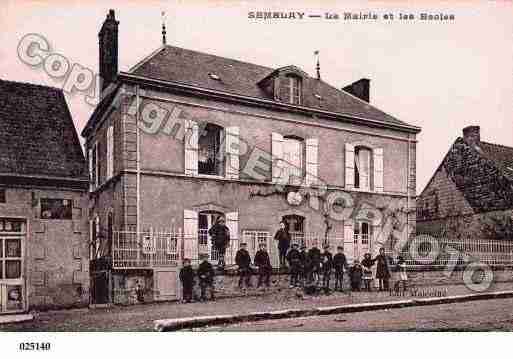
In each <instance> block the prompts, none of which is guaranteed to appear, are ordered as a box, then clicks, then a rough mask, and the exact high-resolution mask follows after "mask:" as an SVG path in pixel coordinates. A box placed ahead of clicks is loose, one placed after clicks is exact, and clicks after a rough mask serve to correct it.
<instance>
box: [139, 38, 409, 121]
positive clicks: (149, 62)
mask: <svg viewBox="0 0 513 359" xmlns="http://www.w3.org/2000/svg"><path fill="white" fill-rule="evenodd" d="M273 71H275V69H272V68H269V67H264V66H259V65H255V64H250V63H247V62H242V61H238V60H234V59H228V58H224V57H220V56H215V55H210V54H206V53H202V52H197V51H192V50H187V49H182V48H179V47H174V46H169V45H168V46H165V47H163V48H161V49H160V50H159V51H156V52H155V53H153V54H152V55H150V56H149V57H148V58H146V59H144V60H143V61H142V62H141V63H139V64H138V65H136V66H135V67H134V69H132V71H131V73H132V74H134V75H137V76H142V77H147V78H151V79H157V80H163V81H174V82H179V83H183V84H187V85H193V86H198V87H202V88H207V89H212V90H218V91H223V92H228V93H233V94H237V95H243V96H248V97H255V98H261V99H267V100H273V99H272V98H271V96H270V94H268V93H266V92H265V91H264V90H263V89H262V88H261V87H260V86H259V85H258V83H259V82H260V81H261V80H262V79H264V78H266V77H267V76H268V75H269V74H271V73H272V72H273ZM209 74H215V75H216V76H217V77H218V78H219V79H214V78H213V76H210V75H209ZM303 89H304V98H303V100H302V105H303V106H305V107H309V108H315V109H322V110H325V111H330V112H335V113H339V114H343V115H348V116H356V117H359V118H364V119H370V120H375V121H378V122H383V123H388V124H396V125H403V126H408V124H406V123H405V122H402V121H400V120H398V119H396V118H394V117H392V116H390V115H388V114H386V113H384V112H383V111H381V110H379V109H377V108H375V107H374V106H372V105H370V104H368V103H367V102H365V101H363V100H360V99H358V98H356V97H354V96H352V95H350V94H348V93H347V92H345V91H342V90H340V89H337V88H335V87H333V86H331V85H329V84H327V83H326V82H324V81H322V80H318V79H317V78H311V77H306V78H305V79H304V83H303ZM316 95H318V96H320V97H321V98H322V100H321V101H319V98H318V97H316Z"/></svg>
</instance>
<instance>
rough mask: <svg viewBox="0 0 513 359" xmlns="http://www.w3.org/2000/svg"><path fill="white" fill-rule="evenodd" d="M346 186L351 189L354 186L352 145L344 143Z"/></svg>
mask: <svg viewBox="0 0 513 359" xmlns="http://www.w3.org/2000/svg"><path fill="white" fill-rule="evenodd" d="M345 159H346V166H345V169H346V171H345V172H346V188H347V189H352V188H353V187H354V146H353V145H352V144H350V143H346V152H345Z"/></svg>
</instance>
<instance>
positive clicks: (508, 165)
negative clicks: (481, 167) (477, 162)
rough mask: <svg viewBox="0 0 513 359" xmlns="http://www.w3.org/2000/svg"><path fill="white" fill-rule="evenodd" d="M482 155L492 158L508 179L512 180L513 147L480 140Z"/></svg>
mask: <svg viewBox="0 0 513 359" xmlns="http://www.w3.org/2000/svg"><path fill="white" fill-rule="evenodd" d="M480 147H481V149H482V150H483V152H484V155H485V156H486V157H487V158H488V159H489V160H492V161H493V162H494V163H495V165H496V166H497V167H498V168H499V169H500V170H501V171H502V172H503V174H504V176H506V177H507V178H508V179H509V180H511V181H513V147H506V146H502V145H497V144H494V143H488V142H483V141H481V144H480Z"/></svg>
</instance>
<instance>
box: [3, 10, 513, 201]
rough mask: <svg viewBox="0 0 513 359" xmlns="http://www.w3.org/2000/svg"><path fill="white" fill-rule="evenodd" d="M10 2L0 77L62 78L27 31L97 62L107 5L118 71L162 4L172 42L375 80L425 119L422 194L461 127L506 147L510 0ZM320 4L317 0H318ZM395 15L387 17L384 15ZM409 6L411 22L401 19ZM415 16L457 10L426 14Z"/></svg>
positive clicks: (78, 101)
mask: <svg viewBox="0 0 513 359" xmlns="http://www.w3.org/2000/svg"><path fill="white" fill-rule="evenodd" d="M256 4H257V2H250V1H247V2H242V1H232V0H224V1H205V0H203V1H202V0H189V1H179V0H173V1H145V2H143V1H130V0H125V1H120V0H118V1H109V0H103V1H96V0H92V1H88V2H84V1H73V0H68V1H61V0H57V1H23V0H21V1H19V0H18V1H14V0H2V2H1V4H0V25H1V29H2V31H1V33H0V43H1V44H2V46H1V47H0V78H2V79H5V80H12V81H21V82H31V83H37V84H43V85H49V86H55V87H62V86H63V83H64V81H63V80H62V79H52V78H51V77H50V76H48V74H47V73H45V72H44V71H43V69H42V68H37V67H36V68H34V67H30V66H28V65H26V64H24V63H23V62H22V61H21V60H20V59H19V58H18V56H17V47H18V44H19V42H20V40H21V39H22V37H23V36H24V35H26V34H28V33H37V34H41V35H43V36H44V37H45V38H46V39H47V40H48V42H49V43H50V45H51V50H52V51H53V52H55V53H59V54H62V55H63V56H65V57H66V58H67V59H68V60H69V62H70V64H74V63H77V64H80V65H81V66H84V67H87V68H90V69H91V70H93V71H94V72H95V73H96V72H97V71H98V37H97V35H98V31H99V29H100V26H101V24H102V22H103V20H104V19H105V16H106V14H107V12H108V10H109V9H110V8H112V9H115V10H116V18H117V19H118V20H119V21H120V25H119V69H120V71H127V70H128V69H129V68H130V67H132V66H133V65H135V64H136V63H137V62H138V61H139V60H141V59H142V58H144V57H145V56H147V55H148V54H149V53H151V52H152V51H153V50H155V49H157V48H158V47H159V46H160V45H161V41H162V39H161V12H162V11H165V12H166V24H167V42H168V44H171V45H175V46H179V47H184V48H189V49H193V50H197V51H203V52H207V53H213V54H216V55H220V56H224V57H229V58H235V59H239V60H242V61H247V62H251V63H256V64H260V65H264V66H269V67H274V68H277V67H281V66H286V65H291V64H294V65H296V66H299V67H300V68H302V69H303V70H304V71H306V72H307V73H309V74H310V75H311V76H314V74H315V57H314V51H315V50H319V51H320V62H321V76H322V78H323V79H324V80H325V81H326V82H328V83H330V84H331V85H333V86H336V87H338V88H341V87H343V86H345V85H348V84H350V83H352V82H353V81H356V80H358V79H360V78H362V77H366V78H370V79H371V92H370V97H371V104H373V105H374V106H376V107H378V108H379V109H381V110H383V111H385V112H387V113H389V114H391V115H393V116H394V117H396V118H398V119H400V120H402V121H405V122H407V123H410V124H412V125H416V126H420V127H421V128H422V132H421V133H420V134H419V135H418V137H417V139H418V141H419V142H418V145H417V193H418V194H420V192H421V191H422V190H423V189H424V187H425V185H426V183H427V182H428V180H429V179H430V177H431V176H432V174H433V172H434V171H435V169H436V168H437V166H438V165H439V164H440V162H441V161H442V159H443V156H444V155H445V153H446V152H447V150H448V149H449V147H450V146H451V144H452V143H453V142H454V140H455V139H456V138H457V137H458V136H461V130H462V128H463V127H465V126H468V125H479V126H481V139H482V140H484V141H487V142H492V143H498V144H502V145H506V146H512V147H513V107H512V101H511V100H512V94H513V41H512V34H513V2H512V1H453V2H442V1H428V0H425V1H387V2H379V1H358V2H356V1H344V2H341V1H338V2H337V1H317V2H315V1H311V0H299V1H293V2H292V1H259V2H258V5H256ZM320 4H322V5H320ZM250 11H283V12H289V11H297V12H305V13H306V14H313V13H315V14H317V13H321V14H324V13H326V12H329V13H332V14H333V13H337V14H338V15H339V16H343V13H344V12H362V13H367V12H371V13H373V14H376V15H378V18H379V19H378V20H370V21H369V20H360V21H354V20H353V21H347V20H340V19H339V20H327V19H315V18H309V19H305V20H301V21H300V20H271V21H270V20H255V19H248V12H250ZM389 13H391V14H393V15H394V20H393V21H390V20H384V19H383V15H385V14H389ZM399 13H402V14H410V13H411V14H413V15H414V16H415V17H416V19H415V20H399V19H398V15H399ZM420 13H431V14H439V13H443V14H453V15H454V17H455V20H453V21H445V22H444V21H423V20H420V19H419V14H420ZM85 96H86V94H84V93H82V92H75V93H73V94H67V95H66V100H67V102H68V106H69V107H70V110H71V113H72V116H73V119H74V122H75V125H76V127H77V130H78V131H79V133H80V131H81V130H82V129H83V127H84V126H85V124H86V122H87V120H88V118H89V116H90V114H91V113H92V111H93V109H94V108H93V107H92V106H91V105H90V104H88V103H87V102H86V101H85Z"/></svg>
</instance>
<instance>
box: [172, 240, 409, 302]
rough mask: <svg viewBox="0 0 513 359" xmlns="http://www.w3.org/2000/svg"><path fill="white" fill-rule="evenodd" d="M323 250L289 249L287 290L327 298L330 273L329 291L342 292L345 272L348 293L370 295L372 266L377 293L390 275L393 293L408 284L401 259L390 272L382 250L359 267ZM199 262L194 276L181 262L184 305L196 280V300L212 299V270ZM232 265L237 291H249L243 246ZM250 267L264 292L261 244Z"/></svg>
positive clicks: (266, 276)
mask: <svg viewBox="0 0 513 359" xmlns="http://www.w3.org/2000/svg"><path fill="white" fill-rule="evenodd" d="M323 249H324V251H323V252H321V251H320V250H319V249H318V248H317V247H315V246H314V247H312V248H310V249H309V250H308V251H307V248H306V246H305V245H302V246H301V249H299V245H298V244H297V243H294V244H293V245H292V248H291V249H289V250H288V252H287V254H286V261H287V262H288V266H289V273H290V287H291V288H294V287H297V288H303V290H304V291H305V293H306V294H314V293H316V292H317V291H319V290H320V289H322V290H323V291H324V292H325V293H327V294H328V293H330V292H331V287H330V280H331V276H332V274H333V273H334V275H335V277H334V279H335V285H334V288H333V290H335V291H343V284H342V283H343V279H344V273H345V272H347V273H348V276H349V282H350V285H351V290H352V291H360V290H361V289H364V290H366V291H371V290H372V289H371V283H372V281H373V279H374V278H373V266H374V265H376V279H377V280H378V283H379V290H380V291H381V290H386V291H388V290H390V288H389V280H390V278H391V274H392V272H396V273H397V274H396V277H397V280H396V283H395V288H394V289H395V290H396V291H399V288H400V286H401V285H402V287H403V290H406V287H407V281H408V277H407V274H406V263H405V261H404V259H403V258H402V257H401V256H399V257H398V258H397V263H396V265H395V266H394V268H392V261H391V259H390V257H388V256H386V255H385V251H384V249H383V248H381V249H380V251H379V254H378V255H377V256H376V257H375V258H372V257H371V254H370V253H366V254H365V255H364V258H363V260H362V261H361V263H360V261H359V260H358V259H356V260H354V263H353V264H352V265H349V264H348V261H347V259H346V256H345V254H344V248H343V247H342V246H338V247H337V253H336V254H335V255H332V254H331V252H330V251H329V249H330V246H329V245H325V246H323ZM201 259H202V261H201V263H200V264H199V267H198V269H197V271H196V272H194V270H193V268H192V266H191V261H190V260H188V259H184V266H183V268H182V269H181V270H180V275H179V277H180V281H181V282H182V288H183V300H184V302H190V301H191V300H192V296H193V288H194V285H195V278H196V276H197V277H198V280H199V287H200V289H201V298H200V299H201V300H207V292H210V299H212V300H213V299H214V275H215V272H214V268H213V266H212V264H210V262H209V261H208V255H203V256H201ZM235 264H236V265H237V267H238V274H239V288H241V289H242V288H243V287H244V285H245V286H246V287H252V283H251V276H252V275H253V272H254V271H253V267H252V260H251V256H250V254H249V252H248V251H247V249H246V243H241V244H240V249H239V250H238V251H237V254H236V256H235ZM253 264H254V266H255V267H256V270H257V274H258V284H257V288H258V287H261V286H262V285H265V287H267V288H268V287H269V286H270V278H271V274H272V266H271V261H270V258H269V254H268V252H267V249H266V246H265V244H261V245H260V246H259V250H258V251H257V253H256V254H255V257H254V260H253ZM393 269H395V270H393ZM362 284H363V288H362Z"/></svg>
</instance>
